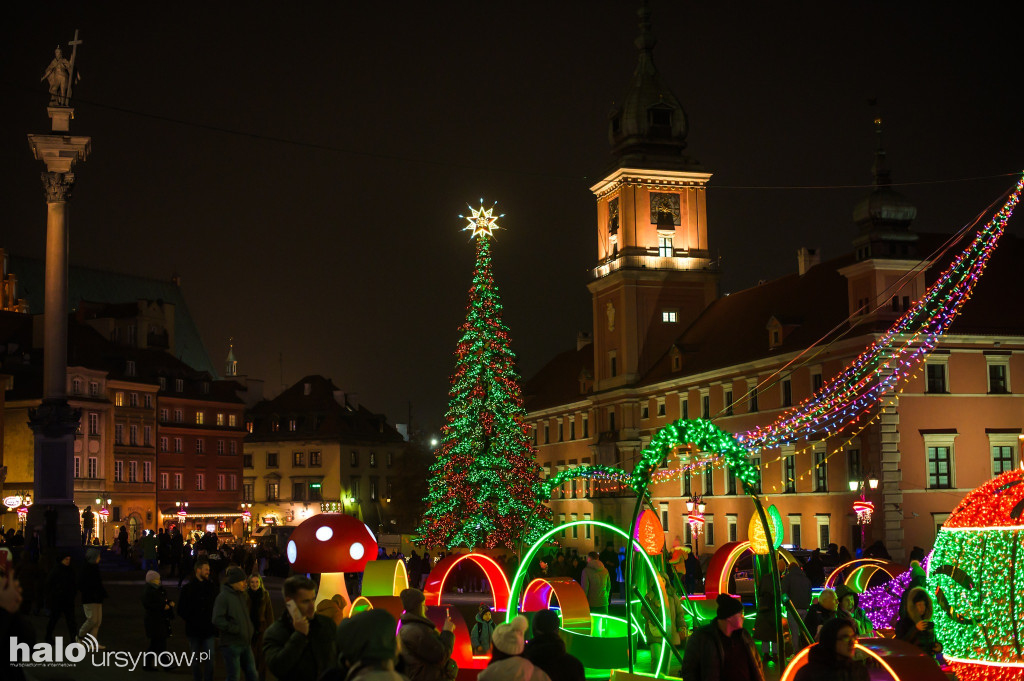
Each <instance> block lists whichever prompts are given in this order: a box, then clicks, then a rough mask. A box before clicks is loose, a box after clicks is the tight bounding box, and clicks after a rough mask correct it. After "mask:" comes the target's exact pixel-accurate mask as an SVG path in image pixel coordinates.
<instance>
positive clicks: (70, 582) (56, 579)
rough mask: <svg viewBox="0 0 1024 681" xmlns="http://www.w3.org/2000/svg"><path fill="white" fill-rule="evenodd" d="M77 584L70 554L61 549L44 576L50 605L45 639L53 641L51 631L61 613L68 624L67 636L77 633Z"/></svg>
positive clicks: (47, 599)
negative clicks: (55, 560)
mask: <svg viewBox="0 0 1024 681" xmlns="http://www.w3.org/2000/svg"><path fill="white" fill-rule="evenodd" d="M77 593H78V586H77V584H76V580H75V569H74V568H73V567H71V554H70V553H68V552H67V551H62V552H61V553H60V554H58V560H57V564H56V565H54V566H53V570H52V571H51V572H50V574H49V576H48V577H47V578H46V602H47V603H48V604H49V606H50V619H49V621H47V623H46V640H47V642H48V643H53V641H54V639H53V631H54V629H55V628H56V627H57V620H59V619H60V617H61V615H63V616H64V621H65V622H67V625H68V637H69V638H72V637H74V636H75V635H76V634H78V625H76V624H75V594H77Z"/></svg>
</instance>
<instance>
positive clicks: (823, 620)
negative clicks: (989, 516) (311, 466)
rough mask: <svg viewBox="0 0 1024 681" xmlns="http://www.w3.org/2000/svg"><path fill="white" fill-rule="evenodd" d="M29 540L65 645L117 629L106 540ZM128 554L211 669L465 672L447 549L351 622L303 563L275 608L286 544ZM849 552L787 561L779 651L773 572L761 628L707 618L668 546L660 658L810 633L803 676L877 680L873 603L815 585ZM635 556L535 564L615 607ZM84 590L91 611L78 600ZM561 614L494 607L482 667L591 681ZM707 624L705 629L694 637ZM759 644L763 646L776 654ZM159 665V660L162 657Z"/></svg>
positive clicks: (743, 661) (146, 621)
mask: <svg viewBox="0 0 1024 681" xmlns="http://www.w3.org/2000/svg"><path fill="white" fill-rule="evenodd" d="M122 529H123V528H122ZM119 534H123V533H119ZM12 539H16V534H15V535H4V540H5V543H6V544H7V545H8V546H11V545H12V542H11V541H10V540H12ZM123 539H125V540H126V539H127V537H124V538H123ZM677 544H678V542H677ZM15 548H20V549H21V550H20V552H19V553H20V557H19V558H20V560H19V563H20V565H21V566H22V568H21V571H20V574H21V575H24V580H25V581H26V582H27V583H29V585H31V586H32V587H34V588H33V589H32V590H27V593H26V596H25V600H26V601H28V602H31V599H32V598H34V597H38V600H37V602H36V604H35V607H34V608H33V610H32V611H33V612H41V613H42V614H45V615H47V624H46V631H45V640H47V641H50V642H52V641H53V640H54V637H55V633H56V630H57V629H58V627H59V626H60V625H61V624H62V623H63V624H65V625H66V628H67V630H68V635H69V637H72V638H75V639H77V640H81V639H82V638H83V637H85V636H88V635H91V636H94V637H96V638H97V639H100V640H102V637H101V634H100V630H101V627H102V623H103V601H104V599H106V598H107V591H106V589H105V587H104V584H103V579H102V578H101V575H100V570H99V565H98V563H99V560H100V550H99V549H98V548H95V547H89V548H88V549H87V550H86V552H85V563H84V565H83V567H82V569H81V570H80V571H78V572H76V570H75V569H74V568H73V567H72V564H71V555H70V554H69V553H67V552H60V553H56V554H55V555H54V559H53V565H52V567H50V569H49V570H48V571H45V572H42V571H37V570H33V569H28V570H26V569H25V566H26V565H27V566H32V563H31V561H32V560H35V559H37V558H38V557H34V556H33V555H32V551H30V550H27V549H28V547H26V546H25V545H24V544H21V545H20V546H16V547H15ZM873 548H874V547H873ZM870 550H871V549H869V551H870ZM115 551H116V553H119V554H121V556H122V557H124V558H127V559H129V560H131V559H133V558H135V559H137V561H138V563H139V564H140V565H141V567H142V568H143V569H144V570H145V588H144V590H143V594H142V597H141V602H140V603H139V612H140V617H141V621H142V623H143V628H144V631H145V634H146V636H147V638H148V639H149V646H148V648H147V651H148V652H152V653H155V654H159V653H160V652H162V651H164V650H166V649H167V642H168V637H169V636H170V632H171V629H172V623H173V622H174V620H175V618H180V619H181V620H183V622H184V628H185V633H186V637H187V639H188V647H189V650H190V651H191V652H193V653H205V656H203V657H202V658H200V657H198V656H197V657H196V664H195V666H194V668H193V669H192V673H193V677H194V678H195V679H196V680H197V681H200V680H203V681H212V678H213V673H214V663H213V659H214V654H215V651H216V652H218V653H219V655H220V656H221V658H222V660H223V663H224V666H225V669H226V670H227V678H228V680H229V681H234V680H235V679H239V678H241V677H243V676H244V677H245V679H246V681H257V680H259V681H264V680H265V679H266V678H267V677H268V671H269V672H271V673H273V675H274V676H275V677H277V678H278V679H281V680H282V681H287V680H288V679H319V678H324V679H327V681H331V680H332V679H335V680H337V681H348V680H350V679H357V678H360V677H361V676H373V677H374V679H373V681H385V677H387V679H389V680H390V681H402V680H403V679H406V678H407V679H409V680H410V681H453V680H454V678H455V675H456V673H457V668H456V665H455V662H454V661H453V659H452V649H453V645H454V643H453V642H454V634H453V631H454V624H452V621H451V619H450V618H448V619H447V620H446V622H445V624H444V626H443V627H442V628H441V629H440V630H438V629H437V627H435V626H434V624H433V622H431V620H430V619H429V618H428V617H427V611H426V606H425V598H424V595H423V591H422V589H423V588H424V586H425V582H426V580H427V575H428V574H429V573H430V571H431V569H432V568H433V567H434V566H435V565H436V564H437V562H438V561H440V560H443V559H444V558H445V557H446V554H444V553H440V554H437V555H435V556H431V555H430V554H429V553H426V552H424V553H423V554H418V553H417V552H416V551H412V552H411V554H410V556H409V557H408V558H406V557H405V556H404V555H402V554H401V553H399V552H397V551H392V552H391V553H388V552H386V551H385V550H384V549H381V550H380V554H379V558H381V559H387V558H391V559H398V560H402V561H404V562H405V564H406V565H407V572H408V574H409V577H410V584H411V585H412V588H410V589H407V590H406V591H404V592H403V593H402V596H401V601H402V606H403V609H404V613H403V614H402V616H401V618H400V619H399V621H398V622H394V620H393V619H392V620H391V621H390V623H389V622H387V621H385V618H386V617H390V615H385V613H382V612H380V611H373V612H374V613H376V614H372V615H371V614H370V613H364V614H359V615H355V616H354V617H353V618H351V619H347V618H346V617H345V614H346V610H347V607H348V602H347V601H346V600H345V598H344V597H343V596H342V595H334V594H330V595H326V594H325V596H330V597H327V598H323V599H319V601H318V599H317V598H316V591H317V584H316V582H314V581H311V580H309V579H308V578H306V577H305V576H301V575H295V576H291V577H288V578H287V579H286V580H285V581H284V586H283V593H282V596H283V598H284V603H285V607H284V609H283V610H282V611H281V612H280V613H275V608H274V606H273V603H272V598H271V594H270V592H269V591H268V590H267V588H266V587H265V585H264V583H263V575H264V574H269V573H271V572H274V571H275V569H276V568H277V567H278V566H275V565H274V562H275V560H276V559H277V558H278V555H279V552H278V551H275V550H274V549H273V548H270V549H262V548H258V547H252V546H245V545H241V546H234V545H226V544H223V543H220V542H218V538H217V537H216V535H214V534H212V533H207V534H206V535H203V536H197V537H188V536H182V535H181V534H179V533H177V532H173V531H172V532H163V531H158V532H155V533H147V534H146V535H145V536H143V537H140V538H139V540H138V541H137V542H136V544H135V546H130V545H129V546H128V547H125V545H124V543H123V542H122V541H121V538H120V537H119V540H118V542H117V544H115ZM865 553H867V552H865ZM914 553H915V558H921V557H922V556H921V554H922V553H923V552H921V551H919V550H917V549H915V552H914ZM844 554H848V552H845V551H844V550H843V549H839V548H838V547H836V546H835V545H832V546H830V547H829V548H828V549H827V550H826V551H824V552H821V551H815V552H813V553H812V554H811V555H810V556H809V557H808V559H807V560H806V561H805V562H803V563H801V562H800V561H794V562H791V561H787V560H785V559H781V558H780V562H779V566H778V567H779V576H780V584H781V587H782V590H781V594H782V596H783V597H784V599H785V601H784V602H785V603H786V608H791V609H792V610H794V611H795V612H796V614H797V617H792V616H791V617H790V618H789V622H790V644H791V645H787V648H788V650H786V651H778V650H776V649H774V648H773V647H772V642H774V641H775V640H776V639H777V635H776V634H777V632H776V631H775V629H774V627H775V623H776V618H775V616H774V611H775V610H776V609H777V608H778V607H779V604H778V603H776V601H775V594H774V590H773V588H772V584H771V582H770V581H769V580H767V579H762V581H761V582H760V583H759V584H758V593H757V613H756V618H755V624H754V629H753V632H752V633H753V635H751V632H749V631H747V630H746V629H745V628H744V627H743V605H742V603H741V602H740V601H739V600H738V599H735V598H732V597H730V596H727V595H720V596H719V597H718V601H717V603H716V605H717V612H716V617H715V618H714V619H713V620H712V621H711V622H710V623H708V624H706V625H704V626H697V624H698V623H697V622H694V621H693V620H692V619H691V617H690V616H689V615H688V614H687V613H686V612H685V611H684V609H683V607H682V599H683V598H684V596H685V594H684V592H685V591H690V589H691V585H692V584H696V583H697V582H696V580H698V579H700V575H701V574H702V571H701V566H700V563H699V561H698V559H697V558H696V556H695V555H694V554H693V553H691V552H690V551H689V550H688V547H682V546H679V545H677V546H675V547H674V548H673V550H672V551H670V552H668V553H667V554H666V556H665V559H664V561H663V563H662V568H663V572H662V574H661V575H659V576H658V577H657V579H655V580H648V583H647V585H646V586H647V592H646V594H645V596H646V600H647V602H648V603H650V604H657V603H660V602H664V603H667V604H668V610H667V611H666V612H664V613H662V612H661V611H660V609H658V610H657V611H656V612H655V611H651V612H644V613H643V617H644V621H645V629H646V631H645V634H646V638H647V640H648V642H649V644H650V648H651V661H652V662H651V664H652V669H653V665H654V661H655V660H657V659H658V658H659V657H660V656H662V655H661V654H662V652H663V651H664V652H665V653H666V655H665V657H666V659H667V660H668V664H669V669H670V670H671V671H673V672H674V671H677V670H676V669H674V668H677V667H679V666H680V665H681V669H678V672H679V673H681V675H682V677H683V678H684V679H685V681H706V680H708V679H720V678H743V679H748V678H749V679H755V680H756V679H762V678H763V674H764V666H765V663H766V662H767V661H769V660H772V659H774V660H776V661H779V659H780V657H782V654H783V653H788V654H792V653H794V652H797V651H798V650H799V649H800V648H801V647H802V646H803V645H806V643H805V641H806V640H807V638H808V637H810V639H812V640H813V641H815V642H817V645H815V646H814V647H813V648H812V650H811V653H810V655H809V657H808V665H807V667H806V668H805V671H804V670H802V671H801V672H800V673H799V674H798V675H797V677H796V678H797V679H798V681H804V680H805V679H823V680H826V681H827V680H828V679H848V680H863V679H866V678H868V677H867V668H866V667H865V665H864V663H863V662H861V661H859V660H857V659H856V658H855V656H854V648H855V644H856V641H857V639H858V638H864V637H871V636H874V635H876V632H875V628H874V625H873V624H872V622H871V620H870V619H868V617H867V616H866V614H865V612H864V610H863V609H862V608H861V607H860V606H859V603H858V598H859V597H858V594H857V593H855V592H854V591H853V590H851V589H849V588H848V587H846V586H845V585H840V586H838V587H837V588H835V589H832V588H825V589H823V590H822V591H821V592H820V594H819V596H818V598H817V599H816V600H814V601H813V602H812V587H813V586H815V585H817V584H821V583H822V582H823V581H824V574H823V573H825V570H827V569H828V568H829V566H830V564H831V565H836V564H839V563H841V562H842V561H843V560H844V558H845V557H846V555H844ZM495 560H496V562H497V563H498V564H499V565H500V566H501V567H502V568H503V569H504V570H506V571H507V572H508V576H509V577H510V578H511V577H512V575H514V574H515V572H516V570H517V569H518V567H519V563H518V558H517V557H516V556H515V555H514V554H508V555H506V556H497V557H496V558H495ZM623 561H624V556H623V551H622V550H616V547H615V546H614V545H613V544H611V543H609V544H608V545H606V547H605V549H604V550H603V551H602V552H601V553H597V552H590V553H589V554H587V555H585V556H581V555H579V554H578V553H576V552H575V551H572V550H570V551H555V552H552V553H547V554H544V555H543V557H539V558H536V559H535V560H534V563H533V564H532V565H531V566H530V570H529V572H530V576H531V577H563V578H564V577H568V578H571V579H574V580H576V581H577V582H578V583H579V584H580V586H581V588H582V590H583V592H584V593H585V594H586V597H587V601H588V604H589V606H590V610H591V612H595V613H602V612H607V611H608V608H609V605H610V602H611V596H612V594H613V593H615V592H616V591H617V590H618V587H619V585H620V584H621V582H622V581H623V580H622V577H623V575H622V571H621V566H622V565H623ZM9 568H10V566H7V573H8V575H9V574H10V572H11V571H10V569H9ZM164 575H166V576H167V578H168V579H170V578H172V577H177V578H178V589H177V590H176V591H174V592H173V593H174V595H173V596H172V595H171V591H172V590H171V588H170V587H169V586H166V587H165V585H164V583H163V579H164ZM911 575H912V579H911V581H910V584H909V585H908V587H907V589H906V591H905V593H904V594H903V598H902V605H901V607H900V610H899V617H898V620H897V621H896V622H894V623H893V625H894V627H893V628H894V630H895V636H896V637H898V638H901V639H903V640H906V641H908V642H909V643H911V644H913V645H916V646H918V647H919V648H920V649H921V650H922V651H924V652H925V653H927V654H929V655H933V656H940V655H941V651H942V644H941V642H940V641H938V640H937V639H936V637H935V631H934V626H933V624H932V622H931V618H932V611H933V604H932V601H931V597H930V596H929V594H928V592H927V591H926V590H925V589H924V588H922V587H923V586H924V580H925V575H924V570H923V569H922V568H921V566H920V563H919V561H918V560H914V561H913V562H912V567H911ZM353 577H354V579H353V581H352V582H350V583H349V587H350V593H351V594H352V595H353V596H355V595H358V593H359V589H360V584H359V581H358V578H357V577H356V576H353ZM450 579H451V582H450V583H451V584H452V585H453V586H454V588H455V590H456V591H458V592H462V593H483V592H486V591H487V586H488V585H487V581H486V579H485V578H483V576H482V574H481V573H480V571H479V570H477V569H475V568H472V567H470V564H469V563H468V562H463V563H459V566H458V567H457V568H456V569H455V571H454V572H453V573H452V576H451V578H450ZM10 582H11V580H10V579H9V578H8V579H7V580H6V581H5V583H4V584H3V585H0V586H2V589H0V629H2V631H0V634H3V635H13V636H15V637H16V638H18V637H20V636H24V637H26V638H34V633H33V632H31V631H21V630H22V629H23V628H24V626H23V624H24V623H23V622H21V623H19V621H18V620H17V618H16V617H12V616H11V613H16V612H17V610H18V609H19V608H15V609H14V610H12V609H11V608H10V607H9V606H10V604H11V603H12V602H13V600H14V599H15V598H16V600H17V601H18V605H21V601H22V595H21V591H20V590H18V594H17V596H16V597H15V596H14V595H12V592H11V588H10ZM183 582H184V583H183ZM766 585H767V586H766ZM659 592H660V593H659ZM79 597H80V599H81V603H82V611H83V613H84V620H82V619H80V618H79V617H77V615H76V612H75V603H76V600H77V599H78V598H79ZM44 608H45V609H44ZM663 615H664V617H663ZM666 621H667V622H668V623H669V624H668V627H667V629H666V628H665V624H664V623H665V622H666ZM356 622H359V623H360V624H359V626H358V627H356V626H354V625H355V623H356ZM392 623H393V624H392ZM389 624H392V626H390V629H389V627H388V625H389ZM559 624H560V622H559V615H558V614H557V613H555V612H551V611H545V612H542V613H538V614H536V615H535V616H534V618H533V622H532V628H533V637H532V638H530V639H529V640H527V635H526V634H527V632H528V631H529V626H528V625H527V621H526V620H525V619H521V618H516V619H515V620H513V621H512V622H510V623H501V624H499V623H498V622H496V621H495V616H494V613H493V612H492V610H491V607H490V605H488V604H486V603H483V604H481V605H480V607H479V608H478V610H477V613H476V617H475V620H474V621H473V622H472V623H471V627H470V638H471V644H472V650H473V654H474V655H476V656H490V660H489V664H488V666H487V669H486V670H484V672H483V673H482V674H481V679H482V680H483V681H505V680H506V679H508V681H560V680H561V679H566V680H567V681H568V680H572V681H582V678H583V667H582V664H581V663H580V661H579V660H577V659H575V658H573V657H572V656H571V655H568V654H567V653H566V651H565V644H564V643H563V641H562V639H561V638H560V637H559V635H558V629H559ZM691 625H692V626H693V627H695V628H694V629H693V631H692V634H691V630H690V627H691ZM396 627H397V631H398V634H397V639H396V638H395V629H396ZM29 629H30V627H29ZM388 631H390V638H389V635H388ZM19 640H21V639H20V638H19ZM399 640H400V641H401V645H399V644H398V641H399ZM755 641H756V642H760V644H761V647H760V650H758V649H757V643H755ZM669 644H671V646H669ZM101 647H102V644H101ZM670 647H671V648H672V649H674V650H675V651H679V650H685V653H684V654H683V655H682V656H681V657H680V656H677V655H676V653H673V654H671V655H668V654H667V653H668V651H669V648H670ZM148 659H150V660H152V659H153V658H148ZM147 668H152V664H149V665H147ZM5 678H6V677H5ZM12 678H17V676H14V677H12Z"/></svg>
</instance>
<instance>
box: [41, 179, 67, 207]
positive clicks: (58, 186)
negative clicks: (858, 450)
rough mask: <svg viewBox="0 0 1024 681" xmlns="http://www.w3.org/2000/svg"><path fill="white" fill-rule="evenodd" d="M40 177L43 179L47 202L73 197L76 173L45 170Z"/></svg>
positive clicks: (56, 201)
mask: <svg viewBox="0 0 1024 681" xmlns="http://www.w3.org/2000/svg"><path fill="white" fill-rule="evenodd" d="M40 177H41V178H42V180H43V191H45V192H46V202H47V203H58V202H61V201H67V200H68V199H70V198H71V189H72V187H74V185H75V174H74V173H51V172H44V173H42V174H41V176H40Z"/></svg>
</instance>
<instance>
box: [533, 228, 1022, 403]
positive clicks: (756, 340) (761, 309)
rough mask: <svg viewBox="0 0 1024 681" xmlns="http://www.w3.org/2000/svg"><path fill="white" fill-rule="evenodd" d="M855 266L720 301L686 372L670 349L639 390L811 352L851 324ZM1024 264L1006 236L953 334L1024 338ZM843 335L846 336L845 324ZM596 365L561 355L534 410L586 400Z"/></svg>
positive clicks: (942, 261)
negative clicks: (775, 324) (846, 272)
mask: <svg viewBox="0 0 1024 681" xmlns="http://www.w3.org/2000/svg"><path fill="white" fill-rule="evenodd" d="M948 238H949V235H945V234H920V242H919V248H920V251H919V252H921V253H931V252H933V251H934V250H935V249H937V248H938V247H940V246H941V244H942V243H944V242H945V241H946V240H947V239H948ZM965 245H966V242H963V241H961V242H960V243H958V244H957V245H955V246H954V247H952V248H951V249H950V252H949V253H947V254H945V255H944V256H943V257H941V258H939V259H938V260H937V262H936V263H934V264H933V265H932V266H931V267H930V268H929V270H928V272H927V273H926V275H925V278H926V281H927V283H928V284H929V285H931V284H932V283H933V282H934V281H935V280H936V279H937V278H938V277H939V275H940V274H941V273H942V272H943V271H944V270H945V268H946V266H947V265H948V264H949V262H950V260H951V259H952V257H953V256H955V255H956V253H958V252H959V251H961V250H962V249H963V248H964V246H965ZM853 262H854V257H853V255H852V254H848V255H845V256H842V257H839V258H835V259H832V260H828V261H826V262H823V263H821V264H819V265H816V266H814V267H812V268H811V269H809V270H808V271H807V272H806V273H805V274H804V275H803V276H801V275H798V274H795V273H794V274H789V275H786V276H783V277H780V278H778V279H775V280H772V281H769V282H766V283H763V284H760V285H758V286H754V287H752V288H749V289H746V290H743V291H739V292H736V293H733V294H731V295H727V296H723V297H721V298H719V299H718V300H716V301H714V302H713V303H712V304H711V305H709V306H708V307H707V308H706V309H705V310H704V311H703V312H702V313H701V314H700V316H699V317H697V319H696V320H695V321H694V322H693V323H692V324H691V325H690V326H689V327H688V328H687V329H686V330H685V331H684V332H683V333H682V335H680V336H679V338H678V339H677V340H676V342H675V344H674V346H675V347H676V348H678V349H679V351H680V353H681V366H680V367H679V368H678V369H677V370H675V371H673V369H672V354H673V350H672V349H669V351H667V352H666V353H665V354H664V355H663V356H662V357H661V358H659V359H658V361H656V362H655V363H654V365H653V366H652V367H651V369H650V370H649V371H648V372H647V374H646V375H644V376H643V377H642V378H641V380H640V381H639V382H638V386H645V385H651V384H655V383H658V382H661V381H666V380H670V379H671V378H673V377H674V376H678V377H682V376H687V375H693V374H698V373H702V372H708V371H714V370H718V369H724V368H726V367H730V366H736V365H741V364H744V363H746V362H753V361H757V360H762V359H765V358H767V357H771V356H772V355H782V354H787V353H791V352H798V351H800V350H803V349H805V348H807V347H808V346H810V345H812V344H813V343H815V342H816V341H818V340H819V339H820V338H822V337H823V336H826V334H828V333H829V332H830V331H831V330H832V329H834V328H836V327H837V326H840V325H842V323H843V322H844V321H845V320H846V318H847V316H848V293H847V282H846V278H845V277H844V276H843V275H841V274H840V273H839V270H840V269H842V268H843V267H846V266H847V265H850V264H853ZM1021 262H1024V240H1022V239H1021V238H1019V237H1016V236H1014V235H1011V234H1006V235H1005V236H1003V237H1002V240H1001V241H1000V244H999V247H998V248H997V249H996V251H995V253H994V254H993V256H992V258H991V260H990V261H989V264H988V267H987V268H986V270H985V273H984V275H983V276H982V278H981V281H980V282H979V283H978V285H977V287H976V289H975V292H974V295H973V296H972V297H971V299H970V300H969V301H968V302H967V303H966V304H965V305H964V308H963V311H962V313H961V315H960V316H959V317H958V318H957V320H956V321H955V322H954V323H953V325H952V327H951V328H950V330H949V333H951V334H967V335H971V334H986V335H987V334H993V335H1002V334H1005V335H1012V336H1024V276H1021V273H1020V263H1021ZM772 317H775V318H776V319H777V320H779V321H780V322H781V323H782V324H784V325H786V328H787V330H788V333H786V334H785V336H784V337H783V339H782V343H781V345H780V346H779V347H776V348H769V343H768V331H767V330H766V328H765V327H766V325H767V323H768V320H769V319H770V318H772ZM890 324H891V322H890V321H884V320H883V321H877V322H874V323H871V324H864V325H859V326H858V327H855V328H854V330H853V331H852V334H853V335H861V334H868V333H875V332H882V331H884V330H885V329H887V328H888V327H889V326H890ZM840 330H841V331H845V330H846V327H845V325H843V326H841V327H840ZM593 361H594V360H593V346H587V347H585V348H583V350H581V351H578V352H576V351H567V352H563V353H562V354H560V355H558V356H556V357H555V358H554V359H553V360H552V361H551V362H549V363H548V364H547V365H546V366H545V367H543V368H542V369H541V370H540V371H539V372H538V373H537V374H536V375H535V376H533V377H532V378H531V379H530V380H528V381H527V382H526V384H525V385H526V390H525V392H526V394H527V408H528V409H529V410H530V411H536V410H539V409H544V408H548V407H553V406H557V405H559V404H567V403H571V402H575V401H577V400H579V399H580V397H581V396H580V395H579V389H578V387H579V386H578V374H579V371H580V369H581V368H582V367H583V366H588V367H590V368H591V369H592V368H593Z"/></svg>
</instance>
